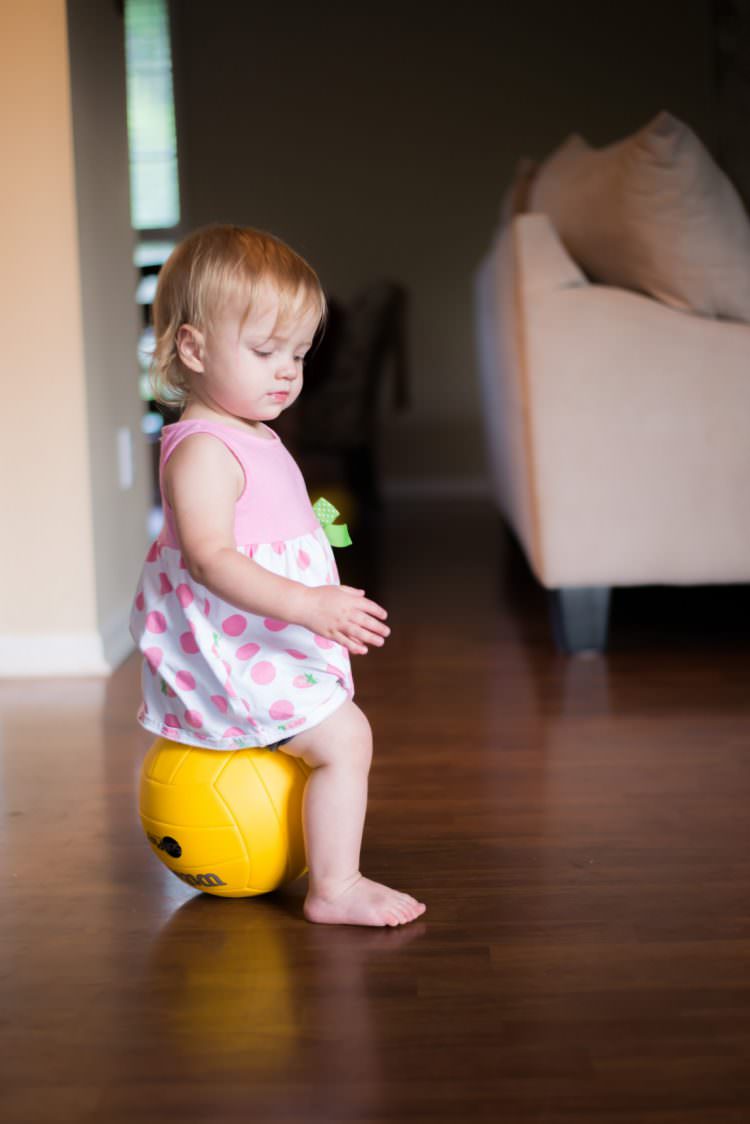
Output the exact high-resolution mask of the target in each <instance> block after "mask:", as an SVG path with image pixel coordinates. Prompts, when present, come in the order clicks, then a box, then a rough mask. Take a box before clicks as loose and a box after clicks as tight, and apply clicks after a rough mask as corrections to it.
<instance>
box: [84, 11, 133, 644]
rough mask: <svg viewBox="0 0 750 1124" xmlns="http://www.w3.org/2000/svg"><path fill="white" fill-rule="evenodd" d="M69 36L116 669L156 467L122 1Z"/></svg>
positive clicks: (103, 557)
mask: <svg viewBox="0 0 750 1124" xmlns="http://www.w3.org/2000/svg"><path fill="white" fill-rule="evenodd" d="M68 36H69V49H70V63H71V67H70V70H71V92H72V111H73V137H74V156H75V182H76V204H77V212H78V252H79V264H80V276H81V300H82V312H83V342H84V367H85V383H86V403H87V433H88V445H89V458H90V464H91V477H90V489H91V515H92V520H93V541H94V565H95V573H96V580H95V584H96V605H97V621H98V628H99V632H100V634H101V637H102V643H103V645H104V653H105V657H106V658H107V660H108V661H109V663H110V664H116V663H117V662H118V661H119V660H121V659H122V658H123V656H124V655H126V654H127V652H128V651H129V650H130V647H131V644H130V639H129V635H128V629H127V621H128V616H129V613H130V605H131V601H132V598H133V594H134V591H135V583H136V580H137V577H138V572H139V570H140V566H141V564H142V562H143V557H144V554H145V552H146V548H147V532H146V512H147V509H148V502H149V496H150V491H149V481H150V471H151V469H150V461H149V458H148V455H147V446H146V444H145V441H144V439H143V437H142V434H141V430H140V425H141V418H142V416H143V404H142V402H141V400H140V398H139V396H138V375H139V368H138V362H137V352H136V346H137V340H138V334H139V324H140V321H139V313H138V309H137V306H136V304H135V288H136V284H137V275H136V269H135V266H134V265H133V248H134V243H135V236H134V234H133V230H132V227H131V225H130V197H129V169H128V136H127V106H126V93H125V45H124V24H123V20H122V17H121V16H120V15H119V14H118V12H117V5H116V4H115V3H113V2H112V0H108V2H107V3H102V2H101V0H69V3H68ZM121 427H124V428H127V429H128V430H129V432H130V434H131V442H132V448H133V458H134V462H135V463H134V468H135V474H134V477H135V478H134V482H133V486H132V487H131V488H129V489H126V490H123V489H122V488H121V486H120V481H119V475H118V461H117V455H116V452H117V448H116V446H117V430H118V429H119V428H121Z"/></svg>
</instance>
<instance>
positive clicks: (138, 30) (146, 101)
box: [125, 0, 180, 230]
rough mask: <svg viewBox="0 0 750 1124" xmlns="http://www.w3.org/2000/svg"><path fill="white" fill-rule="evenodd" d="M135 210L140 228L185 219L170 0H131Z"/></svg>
mask: <svg viewBox="0 0 750 1124" xmlns="http://www.w3.org/2000/svg"><path fill="white" fill-rule="evenodd" d="M125 59H126V67H127V97H128V142H129V147H130V214H131V222H132V224H133V227H134V228H135V229H136V230H165V229H169V228H170V227H173V226H176V225H177V223H178V222H179V221H180V193H179V185H178V179H177V134H176V129H175V112H174V92H173V86H172V50H171V45H170V38H169V12H168V8H167V0H125Z"/></svg>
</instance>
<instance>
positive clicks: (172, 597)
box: [131, 226, 425, 925]
mask: <svg viewBox="0 0 750 1124" xmlns="http://www.w3.org/2000/svg"><path fill="white" fill-rule="evenodd" d="M324 316H325V298H324V296H323V292H322V289H321V286H320V282H319V281H318V278H317V276H316V275H315V273H314V272H313V270H312V269H311V268H310V266H309V265H308V264H307V263H306V262H305V261H303V259H302V258H300V257H299V256H298V255H297V254H295V253H294V251H292V250H291V249H290V248H289V247H288V246H286V245H285V244H284V243H282V242H280V241H279V240H278V239H276V238H274V237H272V236H271V235H269V234H265V233H262V232H260V231H256V230H252V229H247V228H239V227H234V226H214V227H208V228H206V229H204V230H199V231H197V232H195V233H194V234H192V235H190V236H189V237H188V238H186V239H185V240H184V241H183V242H182V243H181V244H180V245H179V246H178V247H177V248H176V249H175V250H174V252H173V253H172V255H171V256H170V258H169V259H168V261H167V262H166V263H165V265H164V267H163V269H162V270H161V273H160V275H159V282H158V287H157V292H156V298H155V301H154V327H155V334H156V350H155V355H154V372H153V374H154V393H155V396H156V397H157V398H158V399H159V400H160V401H162V402H167V403H170V404H175V403H177V404H179V405H181V406H182V407H183V410H182V414H181V418H180V421H178V422H176V423H175V424H173V425H167V426H165V427H164V430H163V433H162V441H161V462H160V486H161V494H162V504H163V510H164V526H163V529H162V531H161V533H160V534H159V537H158V539H157V540H156V542H155V543H154V544H153V545H152V547H151V549H150V551H149V553H148V555H147V558H146V562H145V564H144V567H143V571H142V574H141V580H140V583H139V587H138V593H137V595H136V599H135V603H134V606H133V611H132V616H131V631H132V634H133V637H134V639H135V640H136V642H137V644H138V646H139V647H140V649H141V650H142V652H143V655H144V663H143V676H142V683H143V702H142V705H141V708H140V710H139V712H138V718H139V721H140V722H141V724H142V725H143V726H144V727H145V728H146V729H148V730H150V731H152V732H153V733H155V734H157V735H160V736H162V737H166V738H171V739H173V740H175V741H179V742H185V743H187V744H188V745H197V746H203V747H205V748H207V749H220V750H227V749H235V748H241V747H243V746H272V747H278V748H279V749H282V750H283V752H284V753H288V754H290V755H291V756H293V757H300V758H302V760H303V761H304V762H305V763H306V764H307V765H308V766H310V767H311V769H312V772H311V774H310V777H309V779H308V782H307V786H306V789H305V799H304V807H303V818H304V830H305V844H306V850H307V862H308V867H309V872H310V876H309V888H308V894H307V897H306V900H305V907H304V909H305V916H306V917H307V918H308V920H310V921H319V922H327V923H329V924H335V923H343V924H351V925H402V924H405V923H406V922H409V921H413V920H414V919H415V918H416V917H418V916H419V915H420V914H422V913H423V912H424V910H425V907H424V905H423V904H422V903H421V902H418V901H416V900H415V899H414V898H412V897H410V896H409V895H408V894H402V893H399V892H398V891H396V890H392V889H390V888H389V887H387V886H383V885H381V884H379V883H377V882H372V881H370V880H369V879H367V878H364V877H363V876H362V874H361V873H360V871H359V853H360V845H361V841H362V831H363V827H364V821H365V810H366V804H367V777H368V772H369V768H370V760H371V755H372V737H371V732H370V726H369V723H368V721H367V719H366V718H365V716H364V714H363V713H362V711H361V710H360V709H359V707H358V706H356V705H355V703H354V702H353V701H352V698H353V694H354V687H353V683H352V679H351V669H350V665H349V655H350V653H354V654H364V653H366V652H367V650H368V646H369V645H371V644H375V645H377V646H380V645H382V644H383V643H384V642H385V637H387V636H388V635H389V632H390V630H389V628H388V626H387V625H386V624H385V623H384V622H385V619H386V616H387V614H386V612H385V610H384V609H382V608H381V607H380V606H379V605H377V604H376V603H375V602H374V601H370V600H368V598H367V597H366V596H365V593H364V590H361V589H352V588H350V587H349V586H342V585H340V584H339V583H338V573H337V570H336V563H335V561H334V558H333V552H332V550H331V547H330V544H329V542H328V539H327V537H326V535H325V533H324V531H323V528H322V527H321V524H320V522H319V521H318V519H317V518H316V516H315V513H314V511H313V509H312V507H311V505H310V501H309V499H308V496H307V491H306V488H305V484H304V481H303V479H302V475H301V473H300V471H299V469H298V467H297V465H296V463H295V462H294V460H293V459H292V457H291V456H290V455H289V453H288V452H287V450H286V449H285V447H284V445H283V444H282V442H281V440H280V439H279V437H278V435H277V434H276V433H275V432H274V431H273V430H272V429H270V428H269V427H268V426H267V424H266V423H267V422H269V421H272V420H273V419H274V418H277V417H279V415H280V414H281V413H282V411H283V410H286V409H288V407H289V406H291V405H292V403H293V402H294V401H295V399H296V398H297V397H298V395H299V393H300V391H301V389H302V367H303V360H304V357H305V354H306V352H307V351H308V349H309V347H310V345H311V344H312V341H313V337H314V335H315V333H316V330H317V329H318V327H319V325H320V324H321V322H322V320H323V318H324Z"/></svg>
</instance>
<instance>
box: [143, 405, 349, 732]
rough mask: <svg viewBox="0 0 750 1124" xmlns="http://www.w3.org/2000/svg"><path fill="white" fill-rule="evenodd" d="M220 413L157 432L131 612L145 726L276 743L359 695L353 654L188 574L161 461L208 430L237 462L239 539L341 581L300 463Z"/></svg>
mask: <svg viewBox="0 0 750 1124" xmlns="http://www.w3.org/2000/svg"><path fill="white" fill-rule="evenodd" d="M263 430H264V433H265V435H266V436H264V437H261V436H258V435H257V434H255V433H252V432H249V431H248V432H245V431H243V430H241V429H239V428H237V427H234V426H231V425H227V424H224V423H221V422H209V421H179V422H176V423H175V424H174V425H168V426H165V427H164V429H163V431H162V440H161V461H160V470H159V475H160V484H161V493H162V506H163V510H164V526H163V528H162V530H161V532H160V534H159V536H158V538H157V539H156V541H155V542H154V543H153V544H152V546H151V549H150V550H149V552H148V555H147V556H146V561H145V562H144V565H143V569H142V571H141V576H140V580H139V583H138V592H137V594H136V597H135V601H134V604H133V609H132V612H131V616H130V631H131V635H132V636H133V639H134V640H135V642H136V644H137V645H138V647H139V648H140V650H141V651H142V653H143V657H144V660H143V669H142V691H143V702H142V704H141V707H140V709H139V711H138V721H139V722H140V723H141V725H142V726H144V727H145V728H146V729H147V730H150V731H151V732H152V733H154V734H157V735H160V736H161V737H165V738H171V739H172V740H173V741H178V742H185V743H186V744H188V745H197V746H204V747H205V748H207V749H220V750H226V749H240V748H243V747H245V746H264V745H271V744H273V743H275V742H278V741H280V740H282V739H287V738H289V737H292V736H293V735H294V734H297V733H300V732H301V731H302V730H306V729H309V728H310V727H312V726H317V725H318V723H320V722H322V721H323V719H324V718H327V717H328V715H330V714H332V713H333V712H334V711H335V710H336V709H337V708H338V707H339V706H341V704H342V703H343V702H345V701H346V699H347V698H351V697H352V696H353V695H354V685H353V682H352V676H351V666H350V662H349V653H348V651H347V650H346V648H344V647H343V646H342V645H340V644H335V643H334V642H333V641H331V640H327V639H325V638H324V637H322V636H316V635H315V634H314V633H312V632H310V630H309V629H307V628H303V627H302V626H301V625H298V624H292V623H290V622H289V621H285V620H272V619H269V618H264V617H261V616H256V615H255V614H253V613H247V612H244V611H241V610H239V609H237V608H236V607H235V606H234V605H231V604H229V602H227V601H223V600H222V599H221V598H220V597H217V596H216V595H215V594H213V593H211V592H210V591H209V590H208V589H206V587H205V586H203V585H201V584H200V583H199V582H197V581H194V580H193V578H191V577H190V575H189V573H188V571H187V568H186V567H185V563H184V561H183V559H182V555H181V553H180V547H179V543H178V541H177V536H176V532H175V522H174V515H173V512H172V510H171V508H170V507H169V505H168V503H167V500H166V496H165V494H164V487H163V480H162V474H163V471H164V465H165V464H166V462H167V460H168V459H169V457H170V456H171V454H172V453H173V452H174V450H175V449H176V448H177V446H178V445H179V443H180V441H183V440H184V439H185V438H186V437H188V436H190V435H192V434H194V433H209V434H211V435H212V436H213V437H216V438H217V439H218V440H220V441H222V442H223V444H224V445H226V447H227V448H228V449H229V451H230V452H231V453H232V454H233V455H234V457H235V458H236V459H237V461H238V462H239V465H240V468H241V469H242V472H243V474H244V478H245V487H244V490H243V492H242V495H241V496H240V498H239V499H238V501H237V504H236V507H235V524H234V534H235V543H236V545H237V550H238V551H240V553H242V554H245V555H247V556H248V557H250V558H253V559H254V560H255V562H257V563H258V564H259V565H261V566H263V567H264V568H265V569H266V570H271V571H272V572H273V573H275V574H280V575H281V576H282V577H286V578H291V579H293V580H294V581H298V582H303V583H304V584H305V585H309V586H321V585H337V584H338V583H339V578H338V570H337V568H336V562H335V560H334V557H333V551H332V549H331V545H330V543H329V542H328V539H327V537H326V534H325V532H324V530H323V528H322V527H321V525H320V522H319V521H318V519H317V517H316V515H315V512H314V511H313V509H312V506H311V504H310V500H309V497H308V495H307V489H306V488H305V482H304V480H303V478H302V474H301V472H300V470H299V468H298V467H297V464H296V462H295V461H294V459H293V457H292V456H291V455H290V454H289V452H288V451H287V449H286V448H285V446H284V444H283V442H282V441H281V440H280V438H279V436H278V434H276V433H274V432H273V430H271V429H269V428H268V427H267V426H264V427H263Z"/></svg>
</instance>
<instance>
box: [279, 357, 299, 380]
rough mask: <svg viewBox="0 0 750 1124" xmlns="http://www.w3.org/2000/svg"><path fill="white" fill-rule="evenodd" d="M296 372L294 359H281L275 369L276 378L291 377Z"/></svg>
mask: <svg viewBox="0 0 750 1124" xmlns="http://www.w3.org/2000/svg"><path fill="white" fill-rule="evenodd" d="M296 374H297V368H296V366H295V363H294V359H282V361H281V362H280V363H279V366H278V368H277V370H276V378H277V379H293V378H294V376H295V375H296Z"/></svg>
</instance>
